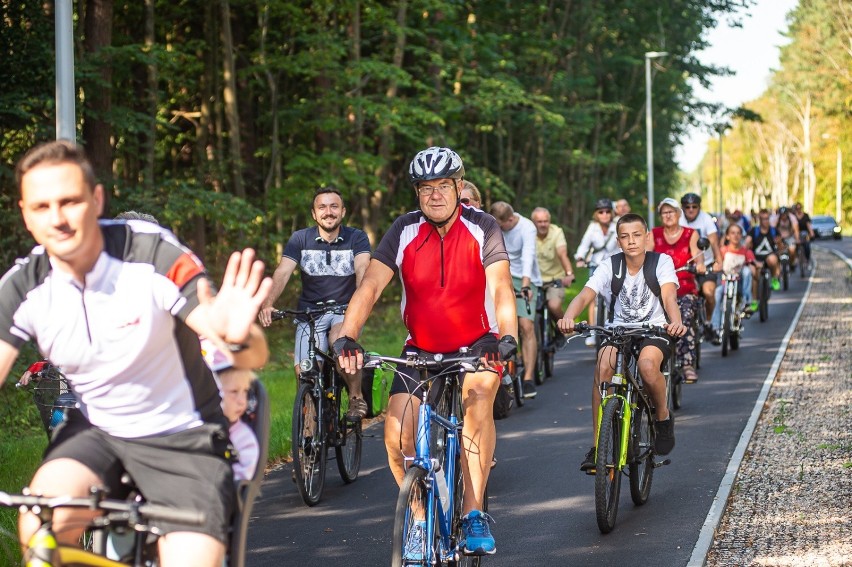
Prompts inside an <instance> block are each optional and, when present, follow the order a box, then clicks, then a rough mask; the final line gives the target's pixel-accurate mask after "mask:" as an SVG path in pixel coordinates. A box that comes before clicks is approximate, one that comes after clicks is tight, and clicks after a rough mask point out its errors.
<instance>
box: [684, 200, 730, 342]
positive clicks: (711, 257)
mask: <svg viewBox="0 0 852 567" xmlns="http://www.w3.org/2000/svg"><path fill="white" fill-rule="evenodd" d="M680 204H681V208H682V209H683V214H682V215H681V216H680V226H686V227H689V228H692V229H695V230H697V231H698V236H699V237H701V238H706V239H707V240H708V241H709V242H710V248H709V249H708V250H705V251H704V263H705V264H710V263H711V262H712V263H713V268H712V273H707V274H698V275H697V276H695V283H697V284H698V288H699V289H700V290H701V295H703V296H704V308H705V309H704V312H705V313H706V315H707V319H706V320H707V321H708V323H707V324H706V326H705V328H704V334H705V336H707V338H709V339H711V340H716V339H717V337H716V333H715V331H714V330H713V325H712V324H711V323H709V321H711V319H712V316H713V309H714V308H715V307H716V283H717V278H718V275H719V274H718V272H719V270H720V269H721V265H720V264H719V259H720V258H721V257H722V252H721V250H720V248H719V230H718V228H717V227H716V223H715V222H713V217H711V216H710V215H708V214H707V213H705V212H704V211H702V210H701V197H700V196H698V195H696V194H695V193H687V194H686V195H684V196H683V197H681V198H680Z"/></svg>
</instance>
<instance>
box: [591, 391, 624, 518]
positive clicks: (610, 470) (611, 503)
mask: <svg viewBox="0 0 852 567" xmlns="http://www.w3.org/2000/svg"><path fill="white" fill-rule="evenodd" d="M621 404H622V401H621V399H620V398H616V397H612V398H610V399H609V400H608V401H607V402H606V405H605V406H604V408H603V414H602V417H601V424H600V429H599V430H598V447H597V455H596V457H595V515H596V516H597V520H598V529H600V531H601V533H604V534H608V533H609V532H611V531H612V530H613V528H614V527H615V517H616V515H617V514H618V496H619V492H620V490H621V469H620V467H619V466H618V463H619V457H620V453H621V414H622V410H621Z"/></svg>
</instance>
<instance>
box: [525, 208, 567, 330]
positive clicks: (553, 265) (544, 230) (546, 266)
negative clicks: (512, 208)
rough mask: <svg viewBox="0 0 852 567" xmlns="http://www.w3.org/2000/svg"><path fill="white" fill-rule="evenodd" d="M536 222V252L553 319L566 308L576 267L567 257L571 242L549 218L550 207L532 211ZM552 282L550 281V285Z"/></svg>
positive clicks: (559, 317)
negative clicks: (563, 307)
mask: <svg viewBox="0 0 852 567" xmlns="http://www.w3.org/2000/svg"><path fill="white" fill-rule="evenodd" d="M530 217H531V220H532V221H533V224H535V230H536V239H535V252H536V258H537V259H538V267H539V270H541V279H542V280H543V281H544V282H545V284H544V285H545V286H546V287H547V289H546V291H545V292H544V293H545V301H546V302H547V308H548V309H549V310H550V314H551V315H553V320H554V321H558V320H559V319H561V318H562V315H563V314H564V310H563V309H562V302H563V301H564V300H565V290H564V289H563V288H566V287H569V286H570V285H571V284H572V283H574V268H573V267H572V266H571V260H570V259H569V258H568V243H567V242H566V241H565V233H564V232H563V231H562V229H561V228H560V227H558V226H556V225H555V224H551V222H550V211H548V210H547V209H545V208H544V207H537V208H536V209H534V210H533V212H532V215H530ZM548 284H549V285H548Z"/></svg>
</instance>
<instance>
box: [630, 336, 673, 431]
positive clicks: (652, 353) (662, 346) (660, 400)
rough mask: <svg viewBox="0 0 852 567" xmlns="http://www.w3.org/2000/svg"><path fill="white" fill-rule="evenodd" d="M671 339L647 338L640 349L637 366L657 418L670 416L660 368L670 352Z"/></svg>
mask: <svg viewBox="0 0 852 567" xmlns="http://www.w3.org/2000/svg"><path fill="white" fill-rule="evenodd" d="M669 344H670V343H669V341H667V340H665V339H662V338H659V339H657V338H654V339H645V340H643V341H642V350H640V351H639V361H638V362H637V367H638V368H639V373H640V374H641V375H642V382H643V383H644V384H645V388H646V389H647V390H648V393H650V394H651V399H652V400H653V401H654V407H655V408H656V412H657V415H656V420H657V421H665V420H666V419H668V417H669V409H668V404H667V400H666V380H665V377H663V373H662V371H661V370H660V366H661V365H662V364H663V359H664V358H665V356H666V354H668V353H669V348H670V347H669Z"/></svg>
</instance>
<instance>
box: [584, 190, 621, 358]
mask: <svg viewBox="0 0 852 567" xmlns="http://www.w3.org/2000/svg"><path fill="white" fill-rule="evenodd" d="M612 210H613V208H612V201H611V200H610V199H607V198H601V199H598V200H597V201H596V202H595V213H594V217H593V219H592V222H590V223H589V228H587V229H586V232H585V233H584V234H583V238H582V240H580V246H579V247H577V252H576V253H575V254H574V265H575V266H577V267H578V268H582V267H584V266H588V267H589V277H591V276H592V274H594V272H595V268H597V267H598V266H599V265H600V264H601V262H603V261H604V260H606V259H607V258H609V257H610V256H612V255H613V254H615V253H616V252H618V238H617V236H616V234H615V223H614V222H613V218H612ZM589 254H591V257H589ZM587 258H588V262H587V261H586V259H587ZM589 320H590V321H595V305H594V303H592V304H590V305H589ZM586 346H589V347H593V346H595V338H594V337H592V336H590V337H588V338H586Z"/></svg>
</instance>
